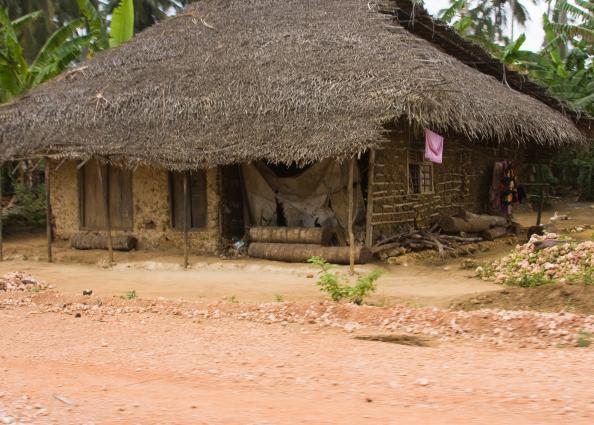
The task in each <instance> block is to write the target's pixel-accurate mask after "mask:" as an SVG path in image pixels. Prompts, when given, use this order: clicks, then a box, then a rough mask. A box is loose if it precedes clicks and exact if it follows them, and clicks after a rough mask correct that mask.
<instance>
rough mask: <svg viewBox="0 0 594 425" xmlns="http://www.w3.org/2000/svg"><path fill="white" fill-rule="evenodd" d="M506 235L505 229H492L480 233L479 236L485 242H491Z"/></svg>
mask: <svg viewBox="0 0 594 425" xmlns="http://www.w3.org/2000/svg"><path fill="white" fill-rule="evenodd" d="M505 235H507V227H502V226H501V227H492V228H490V229H487V230H484V231H483V232H481V236H482V237H483V239H485V240H486V241H492V240H495V239H497V238H501V237H503V236H505Z"/></svg>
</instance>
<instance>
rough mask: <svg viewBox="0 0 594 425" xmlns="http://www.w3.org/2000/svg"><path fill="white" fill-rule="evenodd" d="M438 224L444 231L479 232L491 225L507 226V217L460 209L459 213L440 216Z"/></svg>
mask: <svg viewBox="0 0 594 425" xmlns="http://www.w3.org/2000/svg"><path fill="white" fill-rule="evenodd" d="M439 225H440V227H441V229H442V230H443V231H444V232H450V233H460V232H466V233H480V232H482V231H485V230H487V229H489V228H491V227H503V226H507V219H506V218H505V217H501V216H498V215H487V214H473V213H471V212H468V211H461V212H460V214H459V215H457V216H452V217H442V218H441V220H440V221H439Z"/></svg>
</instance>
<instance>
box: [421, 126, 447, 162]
mask: <svg viewBox="0 0 594 425" xmlns="http://www.w3.org/2000/svg"><path fill="white" fill-rule="evenodd" d="M442 158H443V136H440V135H439V134H437V133H434V132H433V131H431V130H429V129H427V128H426V129H425V159H426V160H429V161H431V162H435V163H436V164H441V163H442V160H443V159H442Z"/></svg>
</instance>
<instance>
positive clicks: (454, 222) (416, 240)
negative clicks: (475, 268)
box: [372, 211, 517, 259]
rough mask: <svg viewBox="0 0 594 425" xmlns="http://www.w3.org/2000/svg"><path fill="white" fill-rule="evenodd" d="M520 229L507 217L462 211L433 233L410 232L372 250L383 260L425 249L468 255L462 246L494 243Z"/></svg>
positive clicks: (438, 225)
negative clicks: (493, 241) (495, 240)
mask: <svg viewBox="0 0 594 425" xmlns="http://www.w3.org/2000/svg"><path fill="white" fill-rule="evenodd" d="M516 230H517V229H515V225H514V224H510V223H508V222H507V220H506V219H505V217H500V216H493V215H478V214H473V213H470V212H467V211H462V212H460V213H459V214H457V215H455V216H448V217H443V218H441V220H440V221H439V222H437V223H436V224H434V225H433V226H432V227H431V228H430V229H429V230H417V229H409V230H405V231H402V232H400V233H397V234H395V235H392V236H389V237H387V238H384V239H382V240H381V241H379V242H378V243H377V244H376V245H375V246H374V247H373V248H372V253H373V254H374V255H377V256H379V257H380V258H381V259H386V258H388V257H393V256H397V255H402V254H405V253H407V252H409V251H422V250H425V249H433V250H436V251H438V252H439V255H440V257H443V256H444V255H445V254H446V252H450V253H453V254H454V255H457V254H459V253H468V250H465V249H464V248H463V247H462V245H466V244H472V243H476V242H481V241H485V240H487V241H492V240H494V239H497V238H500V237H503V236H506V235H507V234H508V233H509V232H512V231H513V232H514V233H516Z"/></svg>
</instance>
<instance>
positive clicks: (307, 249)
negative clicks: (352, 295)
mask: <svg viewBox="0 0 594 425" xmlns="http://www.w3.org/2000/svg"><path fill="white" fill-rule="evenodd" d="M354 251H355V258H354V260H355V263H357V264H363V263H366V262H368V261H369V260H371V251H370V250H369V249H368V248H367V247H364V246H363V247H362V246H356V247H354ZM350 252H351V248H350V247H348V246H322V245H315V244H283V243H265V242H253V243H251V244H250V246H249V248H248V255H249V256H250V257H254V258H265V259H267V260H277V261H288V262H291V263H305V262H306V261H307V260H308V259H310V258H311V257H313V256H319V257H322V258H325V259H326V261H328V262H329V263H334V264H349V263H350Z"/></svg>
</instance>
